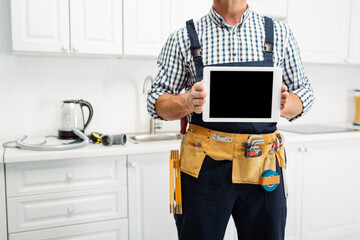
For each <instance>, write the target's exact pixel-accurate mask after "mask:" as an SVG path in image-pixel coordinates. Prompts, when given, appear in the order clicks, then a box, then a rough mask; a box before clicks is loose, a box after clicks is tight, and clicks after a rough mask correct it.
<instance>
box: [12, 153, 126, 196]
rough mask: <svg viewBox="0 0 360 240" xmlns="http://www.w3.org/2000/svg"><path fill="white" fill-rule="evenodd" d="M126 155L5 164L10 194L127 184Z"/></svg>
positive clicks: (23, 194)
mask: <svg viewBox="0 0 360 240" xmlns="http://www.w3.org/2000/svg"><path fill="white" fill-rule="evenodd" d="M126 179H127V177H126V157H125V156H121V157H104V158H86V159H85V158H84V159H67V160H56V161H55V160H54V161H41V162H40V161H39V162H30V163H9V164H6V180H7V181H6V185H7V196H8V197H15V196H25V195H33V194H42V193H58V192H64V191H71V190H84V189H85V190H86V189H90V188H94V187H118V186H126Z"/></svg>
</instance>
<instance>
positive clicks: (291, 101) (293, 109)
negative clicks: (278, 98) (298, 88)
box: [281, 93, 303, 119]
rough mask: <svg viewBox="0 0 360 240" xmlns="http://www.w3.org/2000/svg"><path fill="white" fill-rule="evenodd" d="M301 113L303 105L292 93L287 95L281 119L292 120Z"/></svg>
mask: <svg viewBox="0 0 360 240" xmlns="http://www.w3.org/2000/svg"><path fill="white" fill-rule="evenodd" d="M302 111H303V103H302V101H301V100H300V98H299V97H298V95H296V94H294V93H290V94H289V98H288V102H287V104H286V107H285V108H284V110H282V111H281V117H284V118H289V119H290V118H294V117H296V116H298V115H300V114H301V113H302Z"/></svg>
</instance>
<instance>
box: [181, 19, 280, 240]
mask: <svg viewBox="0 0 360 240" xmlns="http://www.w3.org/2000/svg"><path fill="white" fill-rule="evenodd" d="M264 19H265V34H266V37H265V46H264V54H265V56H264V61H253V62H234V63H224V64H216V65H212V66H244V67H273V65H274V63H273V44H274V30H273V21H272V19H270V18H268V17H264ZM186 27H187V31H188V36H189V39H190V45H191V46H190V48H191V51H192V56H193V59H194V62H195V66H196V82H199V81H201V80H202V79H203V68H204V64H203V61H202V57H201V46H200V42H199V39H198V35H197V33H196V30H195V26H194V22H193V20H189V21H187V22H186ZM191 123H192V124H196V125H200V126H203V127H206V128H209V129H212V130H217V131H223V132H230V133H246V134H266V133H271V132H274V131H276V129H277V127H276V123H252V122H248V123H236V122H233V123H221V122H204V121H203V120H202V114H196V113H193V115H192V119H191ZM276 168H277V172H278V173H279V175H280V176H281V171H280V169H279V166H278V164H277V167H276ZM181 178H182V179H181V184H182V195H183V214H182V215H175V220H176V226H177V229H178V237H179V239H186V240H205V239H206V240H212V239H214V240H220V239H223V237H224V234H225V229H226V226H227V223H228V221H229V218H230V215H232V217H233V219H234V221H235V225H236V228H237V233H238V238H239V239H241V240H265V239H266V240H272V239H273V240H282V239H284V230H285V222H286V199H285V197H284V190H283V181H282V177H281V178H280V179H281V181H280V184H279V186H278V187H277V188H276V189H275V190H274V191H272V192H267V191H265V190H264V189H263V188H262V187H261V186H259V185H252V184H233V183H232V162H231V161H215V160H213V159H211V158H210V157H208V156H206V157H205V160H204V162H203V165H202V167H201V171H200V174H199V177H198V178H194V177H192V176H190V175H187V174H185V173H182V175H181Z"/></svg>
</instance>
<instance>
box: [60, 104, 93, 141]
mask: <svg viewBox="0 0 360 240" xmlns="http://www.w3.org/2000/svg"><path fill="white" fill-rule="evenodd" d="M84 107H86V108H88V110H89V116H88V118H87V120H86V121H85V118H84V111H83V108H84ZM93 112H94V111H93V108H92V106H91V104H90V103H89V102H87V101H85V100H82V99H80V100H65V101H63V104H62V106H61V109H60V127H59V129H58V136H59V139H78V138H79V137H78V136H77V135H76V134H75V133H74V131H73V129H74V128H76V129H78V130H80V131H81V132H83V133H84V132H85V129H86V128H87V126H89V123H90V121H91V119H92V117H93Z"/></svg>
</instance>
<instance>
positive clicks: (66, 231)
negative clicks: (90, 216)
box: [9, 219, 128, 240]
mask: <svg viewBox="0 0 360 240" xmlns="http://www.w3.org/2000/svg"><path fill="white" fill-rule="evenodd" d="M29 239H31V240H45V239H46V240H59V239H61V240H85V239H86V240H128V222H127V219H118V220H111V221H103V222H96V223H89V224H81V225H73V226H67V227H59V228H53V229H45V230H37V231H32V232H24V233H15V234H10V235H9V240H29Z"/></svg>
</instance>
